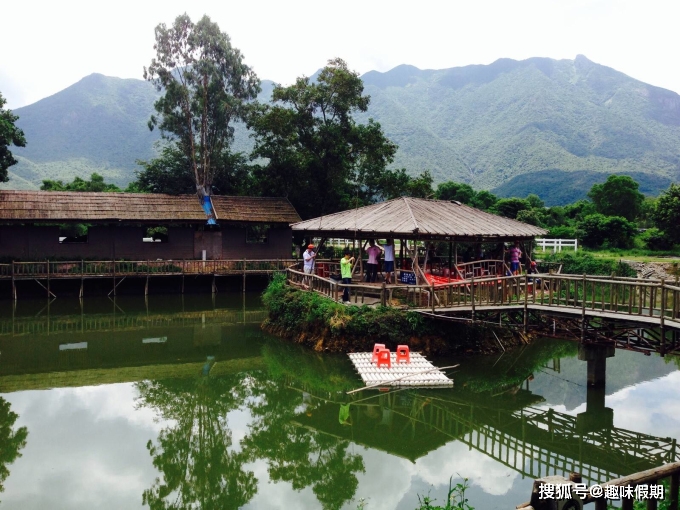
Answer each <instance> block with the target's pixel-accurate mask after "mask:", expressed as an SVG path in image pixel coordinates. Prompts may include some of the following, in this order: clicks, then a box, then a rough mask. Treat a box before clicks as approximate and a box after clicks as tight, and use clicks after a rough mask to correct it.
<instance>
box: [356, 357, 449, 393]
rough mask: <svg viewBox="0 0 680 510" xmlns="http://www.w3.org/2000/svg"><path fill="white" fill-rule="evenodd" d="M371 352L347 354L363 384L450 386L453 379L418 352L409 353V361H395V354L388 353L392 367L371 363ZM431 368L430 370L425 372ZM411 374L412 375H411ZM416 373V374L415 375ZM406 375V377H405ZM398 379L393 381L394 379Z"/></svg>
mask: <svg viewBox="0 0 680 510" xmlns="http://www.w3.org/2000/svg"><path fill="white" fill-rule="evenodd" d="M372 357H373V353H372V352H356V353H351V354H349V359H350V360H352V363H354V367H355V368H356V369H357V372H359V375H360V376H361V379H362V380H363V381H364V384H366V385H367V386H368V385H371V384H380V385H384V386H420V387H438V388H440V387H452V386H453V381H452V380H451V379H449V378H448V377H446V375H445V374H444V373H443V372H439V371H438V370H436V368H437V367H435V366H434V365H433V364H432V363H430V362H429V361H428V360H427V359H426V358H425V356H423V355H422V354H420V353H418V352H412V353H411V363H397V354H396V353H395V352H391V353H390V357H391V359H390V361H391V362H392V368H387V367H380V368H378V367H376V365H375V363H371V358H372ZM426 370H432V372H427V373H424V374H423V373H420V372H425V371H426ZM411 374H413V375H411ZM416 374H417V375H416ZM407 376H408V377H407ZM400 377H403V379H400V380H398V381H395V379H399V378H400Z"/></svg>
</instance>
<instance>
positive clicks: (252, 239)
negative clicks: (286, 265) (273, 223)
mask: <svg viewBox="0 0 680 510" xmlns="http://www.w3.org/2000/svg"><path fill="white" fill-rule="evenodd" d="M269 228H270V225H267V224H266V223H260V224H257V225H248V226H247V227H246V243H254V244H262V243H266V242H267V239H268V237H269Z"/></svg>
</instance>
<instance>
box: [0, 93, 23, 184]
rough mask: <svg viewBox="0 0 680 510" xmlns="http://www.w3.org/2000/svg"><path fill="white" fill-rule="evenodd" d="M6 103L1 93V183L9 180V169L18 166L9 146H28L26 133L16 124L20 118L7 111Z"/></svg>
mask: <svg viewBox="0 0 680 510" xmlns="http://www.w3.org/2000/svg"><path fill="white" fill-rule="evenodd" d="M6 103H7V100H6V99H5V98H4V97H3V96H2V93H0V182H7V181H8V180H9V177H8V172H7V169H8V168H9V167H11V166H12V165H16V164H17V160H16V159H15V158H14V156H13V155H12V153H11V152H10V150H9V146H10V145H14V146H16V147H25V146H26V138H25V137H24V132H23V131H22V130H21V129H19V128H18V127H17V126H16V124H15V122H16V121H17V119H19V117H18V116H16V115H14V114H13V113H12V111H11V110H5V108H4V107H5V104H6Z"/></svg>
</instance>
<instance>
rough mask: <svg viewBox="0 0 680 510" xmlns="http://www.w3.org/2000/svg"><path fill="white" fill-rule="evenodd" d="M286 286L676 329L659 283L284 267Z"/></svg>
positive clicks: (392, 302) (666, 289) (677, 306)
mask: <svg viewBox="0 0 680 510" xmlns="http://www.w3.org/2000/svg"><path fill="white" fill-rule="evenodd" d="M288 279H289V282H290V283H291V284H292V285H294V286H297V287H302V288H306V289H309V290H312V291H315V292H318V293H321V294H323V295H325V296H327V297H329V298H331V299H334V300H336V301H339V300H340V299H341V297H342V293H343V291H344V289H345V288H347V289H348V291H349V293H350V301H351V302H352V303H355V304H359V305H361V304H381V305H384V306H394V307H398V308H403V309H409V310H415V311H421V312H423V313H429V314H435V315H441V316H453V315H456V314H466V315H467V316H469V317H470V319H471V320H473V321H474V320H475V318H476V314H479V313H481V312H489V311H516V312H519V313H521V314H523V316H524V325H525V326H526V327H528V326H529V324H528V321H529V315H530V312H532V311H533V312H559V313H564V314H568V315H572V316H575V317H581V318H582V319H584V320H585V319H586V318H591V317H595V318H601V319H615V320H627V321H632V322H636V323H639V324H641V325H643V326H655V327H660V328H662V329H663V330H666V329H672V330H676V331H679V330H680V285H679V284H678V283H676V282H674V283H672V284H669V283H668V282H665V281H663V280H643V279H637V278H619V277H603V276H588V275H583V276H578V275H567V274H539V275H530V276H527V275H522V276H509V277H495V276H494V277H485V278H474V277H471V278H470V279H467V280H452V281H451V282H447V283H442V284H431V285H422V284H417V285H401V284H400V285H385V284H384V283H383V284H368V283H352V284H351V285H343V284H341V283H340V282H336V281H334V280H330V279H327V278H322V277H319V276H316V275H305V274H304V273H302V272H300V271H298V270H295V269H292V268H290V269H288Z"/></svg>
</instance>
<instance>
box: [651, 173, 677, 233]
mask: <svg viewBox="0 0 680 510" xmlns="http://www.w3.org/2000/svg"><path fill="white" fill-rule="evenodd" d="M653 218H654V221H655V222H656V224H657V225H658V226H659V228H660V229H661V230H663V231H664V232H665V233H666V234H667V235H668V236H669V238H670V240H671V241H673V242H675V243H680V185H678V184H671V185H670V187H669V188H668V190H666V191H665V192H664V193H662V194H661V195H660V196H659V199H658V200H657V203H656V209H655V210H654V214H653Z"/></svg>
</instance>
